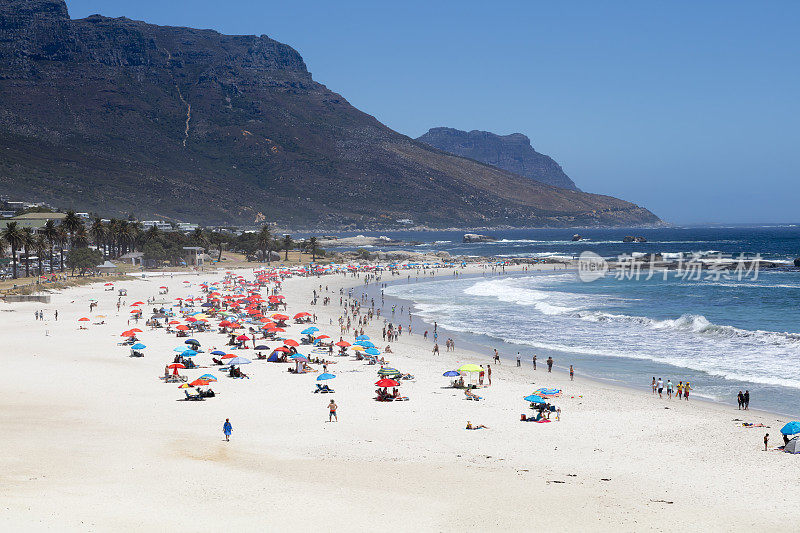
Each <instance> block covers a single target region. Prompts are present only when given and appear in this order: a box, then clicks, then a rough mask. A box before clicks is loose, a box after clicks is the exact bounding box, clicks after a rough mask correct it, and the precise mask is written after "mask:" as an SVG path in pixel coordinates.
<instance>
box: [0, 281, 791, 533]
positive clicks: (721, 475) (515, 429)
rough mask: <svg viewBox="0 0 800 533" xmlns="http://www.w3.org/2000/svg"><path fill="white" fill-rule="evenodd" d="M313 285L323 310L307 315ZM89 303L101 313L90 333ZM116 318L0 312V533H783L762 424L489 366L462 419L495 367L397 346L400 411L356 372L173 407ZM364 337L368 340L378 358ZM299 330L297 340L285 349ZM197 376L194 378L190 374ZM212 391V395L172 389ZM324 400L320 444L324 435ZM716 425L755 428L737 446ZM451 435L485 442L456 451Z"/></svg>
mask: <svg viewBox="0 0 800 533" xmlns="http://www.w3.org/2000/svg"><path fill="white" fill-rule="evenodd" d="M219 277H220V276H219V275H216V276H215V275H205V276H203V277H196V276H189V277H184V276H175V278H165V279H154V280H152V281H140V280H137V281H129V282H124V283H121V284H120V285H119V286H120V287H125V288H127V289H128V296H127V298H125V300H126V301H127V303H132V302H133V301H135V300H137V299H138V300H143V301H145V300H146V299H147V298H148V297H151V296H154V295H156V293H157V287H158V286H159V285H161V284H167V285H169V286H170V288H171V289H170V294H169V297H170V298H175V297H178V296H185V295H187V294H195V295H197V294H199V292H200V291H199V288H198V287H197V284H198V283H199V281H200V280H209V279H213V278H217V279H218V278H219ZM184 279H189V280H191V282H192V286H190V287H188V288H186V287H184V286H183V284H182V283H181V281H182V280H184ZM358 281H359V280H354V278H343V277H340V276H337V277H325V278H322V279H321V280H317V279H298V278H295V279H291V280H288V281H286V282H285V283H284V290H283V294H284V295H286V296H287V301H288V302H289V308H288V313H287V314H290V315H293V314H294V313H296V312H298V311H302V310H309V311H314V312H316V313H317V315H318V317H319V318H318V324H317V325H318V327H320V329H321V331H322V332H323V333H327V334H329V335H330V336H331V337H334V338H337V339H338V337H339V328H338V325H337V324H336V318H338V316H339V314H340V312H341V308H340V307H338V287H339V286H346V285H348V284H352V283H353V282H358ZM320 282H321V283H322V284H323V285H324V284H327V285H328V286H329V287H330V289H331V294H332V297H333V298H334V302H333V305H331V306H329V307H322V306H321V305H320V306H316V307H315V308H310V307H309V306H308V302H309V301H310V300H311V289H312V287H313V286H315V285H318V284H319V283H320ZM89 298H97V299H98V300H99V301H100V305H99V307H98V309H97V310H96V311H95V313H94V314H91V315H90V314H89V313H88V299H89ZM116 300H117V296H116V292H105V291H103V287H102V286H100V285H94V286H89V287H83V288H76V289H71V290H68V291H65V292H64V293H62V294H60V295H56V296H54V297H53V301H52V303H50V304H48V305H42V304H34V303H18V304H5V303H0V339H2V346H3V350H2V351H3V354H4V360H5V362H6V364H5V368H4V369H3V372H2V374H0V376H2V377H0V384H2V386H0V427H2V428H3V444H2V446H1V447H0V530H3V531H31V530H44V529H46V528H47V529H51V530H53V529H55V530H58V531H61V530H92V531H105V530H177V529H178V528H181V529H190V530H209V531H214V530H219V529H220V528H221V527H222V526H230V527H236V528H240V529H244V530H264V529H268V530H287V529H291V530H300V529H302V530H309V529H311V528H316V529H321V530H325V531H327V530H337V531H344V530H348V531H352V530H358V531H366V530H369V531H381V530H392V531H397V530H400V531H427V530H437V531H443V530H447V531H449V530H464V529H467V528H470V529H479V530H513V531H523V530H525V531H530V530H540V531H576V530H587V529H591V530H610V529H619V528H621V529H623V530H628V531H634V530H643V529H645V528H647V529H655V530H659V531H661V530H675V529H677V530H680V531H699V530H711V529H713V530H750V529H754V528H758V529H765V528H766V529H778V528H779V527H780V526H781V525H782V524H793V523H794V524H797V523H800V522H799V521H798V518H800V506H798V502H800V497H798V496H797V495H796V494H797V488H798V485H799V484H800V483H799V482H798V478H797V474H796V472H797V467H798V463H797V461H798V459H797V457H796V456H791V455H788V454H784V453H779V452H773V451H770V452H764V451H763V444H762V438H763V436H764V433H765V432H769V433H770V435H771V438H772V440H771V446H770V447H771V448H772V447H774V446H778V445H779V444H782V442H781V437H780V431H779V429H780V427H782V425H783V423H784V422H786V420H780V417H778V416H775V415H770V414H767V413H759V412H756V411H751V412H748V413H747V414H745V413H744V412H740V411H737V410H736V409H735V408H730V407H727V406H720V405H715V404H709V403H705V402H699V401H696V400H690V401H689V402H684V401H677V400H672V401H667V400H658V399H656V398H653V397H652V396H651V395H650V394H649V393H642V392H639V391H635V390H629V389H625V388H620V387H614V386H611V385H608V384H603V383H596V382H592V381H588V380H584V379H580V378H576V380H575V381H574V382H569V379H568V377H567V376H565V375H563V374H558V373H553V374H547V373H546V371H544V370H542V367H543V366H544V365H543V364H542V365H541V366H540V367H539V370H538V371H537V372H536V373H534V372H533V371H532V369H531V368H530V367H529V364H530V363H529V362H528V364H526V365H524V366H523V367H522V368H519V369H518V368H515V367H513V366H510V365H509V364H508V363H506V364H504V365H502V366H495V365H492V367H493V370H494V372H493V382H494V384H493V385H492V386H491V387H488V388H486V389H483V390H481V391H480V392H479V393H480V394H481V395H483V396H484V397H485V401H483V402H478V403H476V402H471V401H466V400H465V399H464V396H463V393H462V392H460V391H455V390H452V389H443V388H442V387H443V386H445V385H446V384H447V383H448V379H447V378H444V377H442V373H443V372H444V371H446V370H448V369H452V368H454V367H457V366H459V365H460V364H462V363H465V362H471V363H479V364H486V363H490V364H491V361H490V358H489V355H488V354H483V355H478V354H472V353H467V352H465V351H463V350H457V351H456V352H455V353H454V354H447V353H446V352H444V351H443V352H442V355H441V356H439V357H436V358H434V357H433V356H432V354H431V343H430V342H425V343H423V341H422V338H421V336H419V335H414V336H413V337H412V338H409V337H408V336H407V335H403V336H402V337H401V340H400V341H399V342H396V343H393V345H392V347H393V349H394V350H395V352H396V353H395V354H394V355H392V356H391V357H390V358H389V360H390V363H391V366H394V367H397V368H399V369H401V370H403V371H405V372H410V373H412V374H414V375H415V376H416V378H417V379H416V381H415V382H411V383H404V384H403V386H402V388H401V389H402V392H403V393H404V394H405V395H407V396H409V397H410V398H411V400H410V401H408V402H394V403H379V402H375V401H373V399H372V398H373V396H374V393H373V391H374V389H375V387H374V386H373V383H374V381H376V379H377V376H376V370H377V368H376V367H375V366H367V365H365V364H364V363H363V362H360V361H355V360H354V359H353V358H352V357H350V358H338V362H337V364H335V365H330V366H329V371H331V372H333V373H335V374H337V378H336V379H334V380H332V381H329V382H328V383H330V385H331V386H332V387H333V388H335V390H336V394H335V395H320V394H312V392H311V391H312V390H313V389H314V384H315V374H309V375H291V374H289V373H287V372H286V367H287V365H285V364H273V363H266V362H265V361H254V362H253V364H250V365H246V366H245V367H244V370H245V371H246V372H248V373H249V374H250V375H251V377H252V379H250V380H234V379H230V378H227V377H220V380H219V382H218V383H216V384H215V386H214V389H215V390H216V391H217V392H218V393H219V396H218V397H216V398H211V399H208V400H207V401H205V402H186V401H177V400H179V399H180V398H181V397H182V395H183V393H182V392H181V391H179V390H178V389H177V388H176V385H171V384H164V383H163V382H161V381H160V380H159V379H158V376H159V375H161V374H162V373H163V369H164V364H165V363H166V362H167V361H168V360H171V358H172V357H173V355H174V352H173V351H172V348H173V347H175V346H177V345H178V344H181V343H182V340H183V339H176V338H175V337H174V336H168V335H166V334H165V333H164V330H157V331H155V332H151V331H149V330H147V328H145V327H142V328H141V329H145V330H146V331H145V332H144V333H142V334H140V335H139V336H140V339H141V340H142V341H143V342H144V343H145V344H147V346H148V349H147V350H146V354H147V355H146V357H144V358H140V359H133V358H129V357H128V354H129V350H128V348H126V347H122V346H118V345H117V342H119V340H120V337H119V334H120V332H121V331H123V330H125V329H128V325H127V322H126V321H127V318H128V310H129V308H128V307H127V306H126V307H124V308H123V309H122V310H121V312H120V313H117V311H116V307H115V305H114V304H115V302H116ZM145 307H146V306H145ZM35 309H44V310H45V313H46V318H47V320H46V321H45V322H36V321H34V317H33V314H34V310H35ZM54 309H58V310H59V320H58V322H54V321H53V310H54ZM97 314H104V315H106V317H107V318H106V324H105V325H90V326H89V329H88V330H86V331H80V330H78V329H77V327H78V322H77V321H76V320H77V319H78V318H79V317H81V316H89V317H92V316H95V315H97ZM329 318H332V319H333V321H334V326H328V319H329ZM381 325H382V321H375V322H373V324H372V325H371V326H370V327H368V328H367V334H369V335H371V336H372V337H373V339H375V338H377V339H380V327H381ZM301 329H303V328H302V327H300V326H294V325H293V326H292V329H290V330H289V332H290V333H291V335H290V336H291V337H293V338H299V334H298V332H299V331H300V330H301ZM196 337H197V338H198V339H199V340H200V341H201V342H203V348H204V349H206V350H210V349H211V347H212V346H222V344H223V343H224V342H225V341H224V339H223V338H222V336H220V335H217V334H215V333H206V334H198V335H196ZM348 340H352V338H350V339H348ZM376 344H378V342H376ZM269 345H270V346H277V343H270V344H269ZM442 350H444V346H443V345H442ZM301 351H302V350H301ZM245 355H246V356H251V355H252V350H248V351H247V352H245ZM197 360H198V362H200V363H201V364H207V363H208V362H210V359H209V358H208V355H207V354H202V355H200V356H198V358H197ZM542 363H543V362H542ZM560 363H562V362H560ZM209 371H210V372H212V373H216V370H213V369H197V370H184V371H182V372H183V373H185V374H188V375H189V376H190V377H191V378H194V377H197V376H199V375H200V374H203V373H206V372H209ZM643 379H646V377H644V378H643ZM532 384H535V386H534V385H532ZM539 386H548V387H561V388H563V389H564V390H565V396H564V397H562V398H561V399H560V400H558V401H557V402H556V403H557V404H558V405H559V406H560V407H561V409H562V421H561V422H553V423H550V424H534V423H521V422H519V417H520V413H523V412H529V411H528V410H527V409H526V404H525V402H523V401H522V400H521V398H522V396H524V395H526V394H529V393H530V392H531V391H532V390H533V389H535V388H537V387H539ZM331 396H333V398H335V400H336V402H337V403H338V404H339V417H340V421H339V422H338V423H328V422H327V418H328V414H327V409H326V405H327V403H328V401H329V400H330V398H331ZM573 396H574V397H573ZM579 396H582V397H579ZM667 408H668V409H667ZM226 417H229V418H230V419H231V422H232V423H233V427H234V431H233V436H232V439H231V442H229V443H226V442H224V438H223V435H222V431H221V428H222V423H223V421H224V419H225V418H226ZM734 418H741V419H745V420H747V421H750V422H763V423H765V424H766V425H768V426H771V427H770V428H769V429H763V428H758V429H745V428H742V427H741V426H740V425H739V423H737V422H733V421H732V420H733V419H734ZM467 420H470V421H472V422H473V423H474V424H485V425H487V426H489V428H490V429H484V430H479V431H466V430H465V429H464V426H465V424H466V421H467ZM604 479H605V480H607V481H605V480H604ZM555 482H559V483H555ZM665 501H666V502H673V503H665ZM783 529H784V530H786V528H785V527H784V528H783ZM789 529H792V528H789Z"/></svg>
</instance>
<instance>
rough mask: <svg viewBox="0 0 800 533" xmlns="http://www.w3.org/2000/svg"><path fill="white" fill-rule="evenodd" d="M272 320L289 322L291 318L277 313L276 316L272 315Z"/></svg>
mask: <svg viewBox="0 0 800 533" xmlns="http://www.w3.org/2000/svg"><path fill="white" fill-rule="evenodd" d="M272 318H273V319H274V320H280V321H283V320H289V317H288V316H286V315H281V314H279V313H275V314H274V315H272Z"/></svg>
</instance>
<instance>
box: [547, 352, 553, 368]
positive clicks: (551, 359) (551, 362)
mask: <svg viewBox="0 0 800 533" xmlns="http://www.w3.org/2000/svg"><path fill="white" fill-rule="evenodd" d="M547 371H548V372H552V371H553V357H552V356H551V357H548V358H547Z"/></svg>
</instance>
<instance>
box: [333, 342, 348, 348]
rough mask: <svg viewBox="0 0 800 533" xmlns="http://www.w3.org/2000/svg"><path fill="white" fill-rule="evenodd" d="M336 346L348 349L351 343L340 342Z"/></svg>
mask: <svg viewBox="0 0 800 533" xmlns="http://www.w3.org/2000/svg"><path fill="white" fill-rule="evenodd" d="M336 346H339V347H340V348H347V347H348V346H350V343H349V342H347V341H339V342H337V343H336Z"/></svg>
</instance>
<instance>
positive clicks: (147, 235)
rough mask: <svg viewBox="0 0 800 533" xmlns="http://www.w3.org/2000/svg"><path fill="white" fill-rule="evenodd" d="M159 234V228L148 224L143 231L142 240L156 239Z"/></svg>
mask: <svg viewBox="0 0 800 533" xmlns="http://www.w3.org/2000/svg"><path fill="white" fill-rule="evenodd" d="M160 235H161V230H159V229H158V226H150V227H149V228H148V229H147V231H145V232H144V241H145V242H149V241H153V240H156V239H157V238H158V237H159V236H160Z"/></svg>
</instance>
